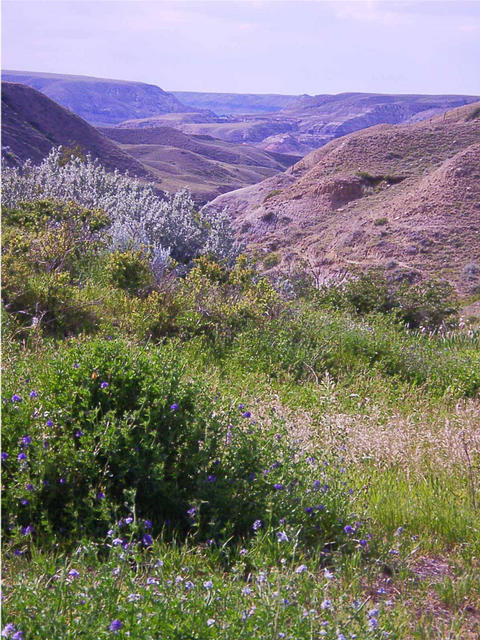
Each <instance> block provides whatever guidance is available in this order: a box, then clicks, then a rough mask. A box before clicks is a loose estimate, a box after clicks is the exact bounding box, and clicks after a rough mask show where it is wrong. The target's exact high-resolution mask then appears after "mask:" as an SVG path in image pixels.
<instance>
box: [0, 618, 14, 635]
mask: <svg viewBox="0 0 480 640" xmlns="http://www.w3.org/2000/svg"><path fill="white" fill-rule="evenodd" d="M12 633H15V625H13V624H12V623H11V622H9V623H8V624H7V625H6V626H5V627H3V629H2V638H9V637H10V636H11V635H12Z"/></svg>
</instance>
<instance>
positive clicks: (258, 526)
mask: <svg viewBox="0 0 480 640" xmlns="http://www.w3.org/2000/svg"><path fill="white" fill-rule="evenodd" d="M261 528H262V521H261V520H255V522H254V523H253V524H252V529H253V530H254V531H258V529H261Z"/></svg>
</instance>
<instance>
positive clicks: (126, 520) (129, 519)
mask: <svg viewBox="0 0 480 640" xmlns="http://www.w3.org/2000/svg"><path fill="white" fill-rule="evenodd" d="M132 522H133V518H131V517H130V516H129V517H128V518H125V524H132Z"/></svg>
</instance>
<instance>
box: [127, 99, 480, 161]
mask: <svg viewBox="0 0 480 640" xmlns="http://www.w3.org/2000/svg"><path fill="white" fill-rule="evenodd" d="M225 95H227V96H229V95H234V94H225ZM241 98H242V96H239V97H238V104H239V105H242V104H244V105H245V108H247V106H248V104H249V101H248V100H246V101H245V103H243V102H242V100H241ZM477 100H478V97H477V96H444V95H439V96H425V95H385V94H372V93H341V94H338V95H319V96H308V95H304V96H299V97H296V99H295V100H293V101H292V100H290V101H289V102H288V104H286V105H285V106H284V107H283V108H282V109H281V110H276V111H275V112H273V107H272V112H270V113H268V112H266V110H265V111H264V112H260V111H259V112H257V113H253V114H242V115H240V114H239V113H236V112H234V111H232V112H230V113H229V112H227V114H226V115H224V116H223V117H219V116H216V117H212V115H211V112H210V113H208V115H205V116H203V115H202V113H199V112H197V113H195V114H191V115H190V117H183V114H172V115H167V116H160V118H161V119H162V122H161V123H162V124H165V125H168V126H173V127H175V128H177V129H179V130H180V131H183V132H184V133H188V134H193V135H195V134H197V135H211V136H214V137H216V138H221V139H222V140H226V141H228V142H246V143H248V144H253V145H255V146H257V147H259V148H261V149H265V150H266V151H275V152H277V153H286V154H289V155H296V156H304V155H305V154H307V153H309V152H310V151H313V150H314V149H318V148H319V147H321V146H323V145H324V144H326V143H327V142H330V140H333V139H335V138H338V137H341V136H344V135H346V134H348V133H352V132H353V131H358V130H359V129H364V128H366V127H371V126H375V125H377V124H381V123H387V124H398V123H401V122H405V123H409V122H416V121H421V120H425V119H429V118H432V117H434V116H435V115H438V114H440V113H444V112H445V111H447V110H449V109H452V108H454V107H458V106H462V105H465V104H469V103H472V102H475V101H477ZM195 104H196V105H199V104H205V105H207V104H209V105H210V107H212V108H217V109H218V106H219V105H215V104H213V103H208V102H204V103H203V102H201V101H197V102H195ZM227 105H228V102H227ZM167 118H168V119H169V122H167V121H166V119H167ZM161 123H160V121H159V120H156V123H155V124H156V125H158V124H161ZM153 124H154V123H153V122H152V121H151V120H150V121H145V120H142V121H129V122H125V123H121V124H120V125H119V126H122V127H124V126H126V127H129V128H134V127H135V128H136V127H142V126H152V125H153Z"/></svg>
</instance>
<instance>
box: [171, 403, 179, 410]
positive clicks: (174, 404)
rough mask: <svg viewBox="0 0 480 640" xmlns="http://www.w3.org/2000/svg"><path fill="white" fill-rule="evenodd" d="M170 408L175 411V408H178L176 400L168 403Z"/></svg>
mask: <svg viewBox="0 0 480 640" xmlns="http://www.w3.org/2000/svg"><path fill="white" fill-rule="evenodd" d="M170 409H171V410H172V411H177V409H178V404H177V403H176V402H174V403H173V404H172V405H170Z"/></svg>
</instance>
